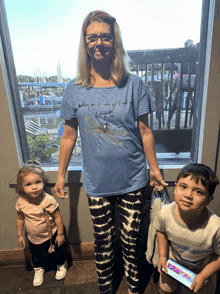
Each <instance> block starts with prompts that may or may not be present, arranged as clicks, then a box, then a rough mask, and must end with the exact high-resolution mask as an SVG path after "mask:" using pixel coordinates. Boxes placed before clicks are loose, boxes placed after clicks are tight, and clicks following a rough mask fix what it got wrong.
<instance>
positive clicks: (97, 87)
mask: <svg viewBox="0 0 220 294" xmlns="http://www.w3.org/2000/svg"><path fill="white" fill-rule="evenodd" d="M127 61H128V57H127V55H126V53H125V50H124V48H123V45H122V40H121V35H120V30H119V27H118V24H117V22H116V20H115V18H113V17H112V16H110V15H109V14H107V13H105V12H103V11H94V12H91V13H89V14H88V16H87V17H86V18H85V20H84V23H83V26H82V32H81V41H80V47H79V62H78V75H77V78H76V79H75V80H73V81H71V82H70V83H69V84H68V86H67V88H66V91H65V94H64V98H63V103H62V107H61V118H63V119H65V130H64V133H63V136H62V140H61V144H60V160H59V171H58V180H57V183H56V186H55V188H54V191H55V193H56V195H57V196H58V197H60V198H65V196H64V192H63V188H64V183H65V173H66V170H67V167H68V163H69V159H70V156H71V154H72V150H73V147H74V144H75V142H76V138H77V127H78V124H79V130H80V135H81V145H82V158H83V185H84V187H85V190H86V192H87V195H88V202H89V207H90V213H91V216H92V221H93V225H94V238H95V256H96V268H97V274H98V282H99V290H100V293H101V294H104V293H105V294H107V293H112V292H111V291H112V274H113V265H114V236H115V221H114V209H115V203H116V202H118V207H119V226H120V237H121V243H122V251H123V259H124V267H125V273H126V277H127V284H128V289H129V290H128V293H138V284H139V280H138V279H139V272H138V256H139V252H138V248H137V244H138V241H139V231H140V224H141V221H140V216H141V208H142V194H143V188H144V186H145V185H146V183H147V173H146V160H145V156H146V158H147V161H148V164H149V168H150V184H151V185H155V189H157V190H162V188H163V186H165V185H167V184H166V183H165V182H164V180H163V178H162V175H161V173H160V171H159V168H158V164H157V160H156V155H155V149H154V140H153V136H152V132H151V130H150V129H149V127H148V117H147V115H148V113H151V112H152V111H154V110H155V108H154V105H153V102H152V97H151V95H150V92H149V90H148V88H147V87H146V85H145V84H144V83H143V81H142V80H141V79H140V78H139V77H137V76H135V75H132V74H130V73H129V70H128V62H127Z"/></svg>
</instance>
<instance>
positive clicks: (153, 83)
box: [127, 47, 198, 130]
mask: <svg viewBox="0 0 220 294" xmlns="http://www.w3.org/2000/svg"><path fill="white" fill-rule="evenodd" d="M127 53H128V55H129V57H130V59H131V63H130V70H131V71H132V72H135V73H136V74H138V75H139V76H141V77H142V79H143V80H144V81H145V83H146V84H147V85H148V87H149V88H150V91H151V93H152V95H153V97H154V101H155V105H156V120H157V121H158V124H157V123H156V121H154V119H153V115H151V119H150V125H151V128H152V129H163V128H166V129H176V130H178V129H180V128H185V129H187V128H191V127H192V120H193V110H194V103H195V101H194V100H195V89H196V67H197V63H198V49H197V48H196V47H186V48H178V49H163V50H137V51H136V50H134V51H127ZM174 117H175V120H172V118H174ZM171 121H172V122H171Z"/></svg>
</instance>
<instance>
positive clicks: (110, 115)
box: [78, 99, 131, 118]
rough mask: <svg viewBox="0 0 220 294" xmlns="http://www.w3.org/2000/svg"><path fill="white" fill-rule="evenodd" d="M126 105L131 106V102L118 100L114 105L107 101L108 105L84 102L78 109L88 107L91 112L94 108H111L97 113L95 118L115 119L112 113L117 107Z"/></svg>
mask: <svg viewBox="0 0 220 294" xmlns="http://www.w3.org/2000/svg"><path fill="white" fill-rule="evenodd" d="M126 104H131V102H129V101H124V99H120V100H117V101H115V102H113V103H109V101H108V100H107V102H106V103H87V101H82V102H81V103H79V104H78V108H81V107H88V110H90V109H91V108H92V107H97V106H99V107H106V109H107V108H109V110H107V111H104V112H102V111H100V112H98V111H97V112H96V113H95V117H96V118H101V117H104V118H105V117H114V114H113V113H112V112H113V110H114V109H115V107H116V106H118V105H123V106H124V105H126Z"/></svg>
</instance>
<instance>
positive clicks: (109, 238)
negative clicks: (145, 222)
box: [88, 189, 144, 294]
mask: <svg viewBox="0 0 220 294" xmlns="http://www.w3.org/2000/svg"><path fill="white" fill-rule="evenodd" d="M143 191H144V189H140V190H138V191H135V192H132V193H127V194H124V195H119V196H109V197H90V196H89V197H88V201H89V208H90V213H91V216H92V221H93V233H94V238H95V259H96V269H97V275H98V284H99V290H100V293H101V294H109V293H112V292H111V291H112V277H113V268H114V246H115V244H114V241H115V205H116V202H117V204H118V217H119V219H118V222H119V233H120V240H121V247H122V254H123V260H124V269H125V275H126V279H127V285H128V289H129V290H130V292H131V293H137V292H138V285H139V271H138V268H139V256H140V252H139V251H140V249H139V248H138V244H139V239H140V229H141V210H142V195H143Z"/></svg>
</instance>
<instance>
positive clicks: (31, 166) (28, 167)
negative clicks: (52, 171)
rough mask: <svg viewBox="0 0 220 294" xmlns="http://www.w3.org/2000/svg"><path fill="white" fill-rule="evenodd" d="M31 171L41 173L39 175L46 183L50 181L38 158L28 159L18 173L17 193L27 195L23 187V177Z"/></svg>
mask: <svg viewBox="0 0 220 294" xmlns="http://www.w3.org/2000/svg"><path fill="white" fill-rule="evenodd" d="M30 173H34V174H37V175H39V177H40V178H41V179H42V180H43V183H44V185H45V184H46V183H47V181H48V179H47V175H46V173H45V171H44V170H43V168H42V167H41V164H40V163H39V162H38V161H37V160H28V161H27V162H26V163H25V165H24V166H23V167H22V168H21V169H20V170H19V171H18V174H17V185H16V193H18V194H19V195H20V196H25V192H24V189H23V178H24V177H25V176H27V175H29V174H30Z"/></svg>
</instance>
